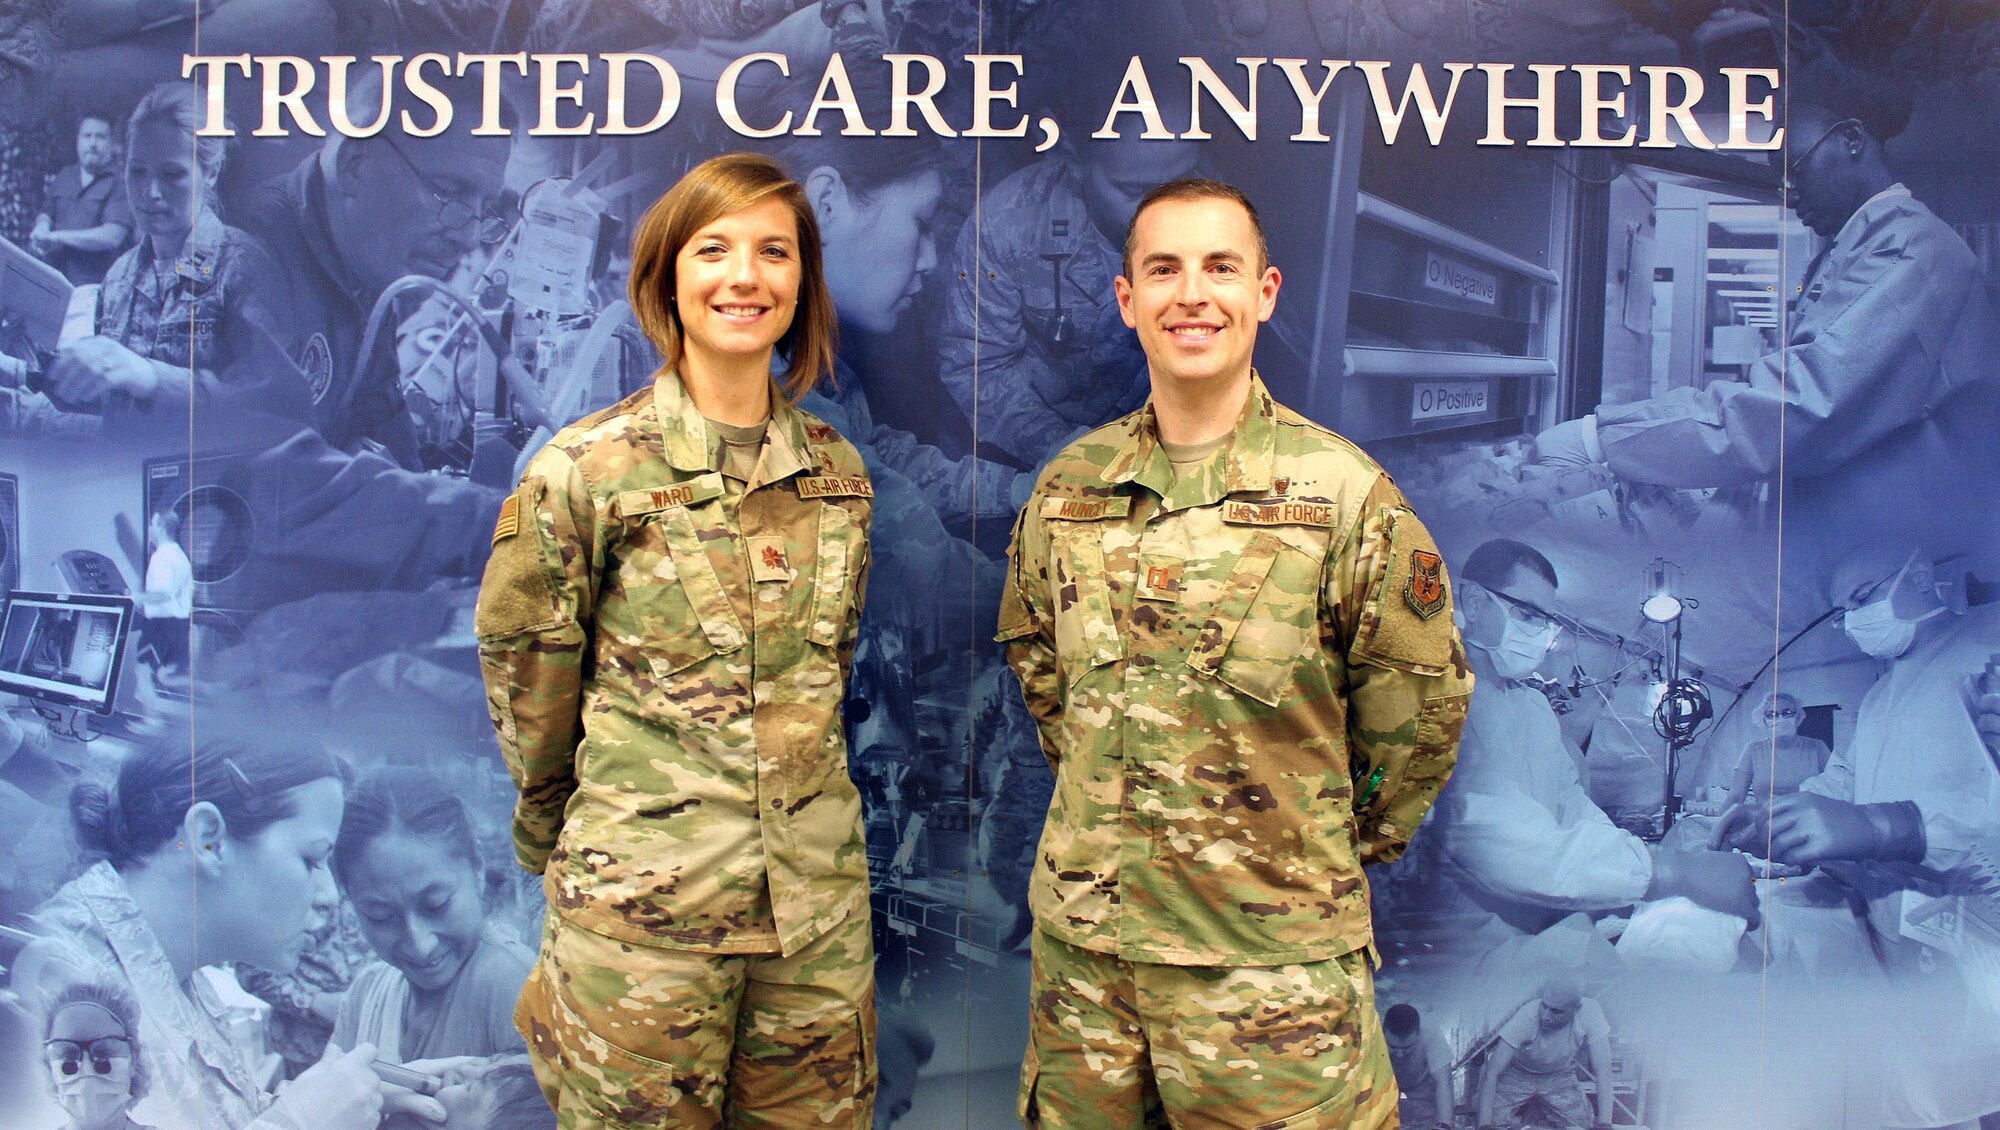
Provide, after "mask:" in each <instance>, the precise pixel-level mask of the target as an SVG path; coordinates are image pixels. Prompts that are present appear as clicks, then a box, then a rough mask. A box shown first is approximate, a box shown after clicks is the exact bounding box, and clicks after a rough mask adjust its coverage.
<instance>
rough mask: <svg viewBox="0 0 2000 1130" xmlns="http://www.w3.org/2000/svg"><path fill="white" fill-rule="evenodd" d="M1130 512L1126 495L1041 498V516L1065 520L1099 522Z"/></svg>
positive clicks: (1130, 506) (1129, 501)
mask: <svg viewBox="0 0 2000 1130" xmlns="http://www.w3.org/2000/svg"><path fill="white" fill-rule="evenodd" d="M1131 512H1132V499H1131V498H1130V497H1128V496H1126V495H1118V496H1117V497H1114V498H1044V499H1042V517H1044V518H1055V519H1059V520H1061V521H1065V522H1101V521H1103V520H1104V519H1106V518H1123V517H1125V516H1126V515H1127V514H1130V513H1131Z"/></svg>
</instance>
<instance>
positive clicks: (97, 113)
mask: <svg viewBox="0 0 2000 1130" xmlns="http://www.w3.org/2000/svg"><path fill="white" fill-rule="evenodd" d="M85 122H103V123H104V128H105V129H106V130H107V131H109V132H110V134H111V136H112V137H114V138H115V137H117V136H118V115H116V114H114V113H112V112H111V111H109V110H102V109H95V108H93V109H89V110H85V111H84V112H83V113H81V114H78V115H77V116H76V132H78V133H82V132H83V123H85Z"/></svg>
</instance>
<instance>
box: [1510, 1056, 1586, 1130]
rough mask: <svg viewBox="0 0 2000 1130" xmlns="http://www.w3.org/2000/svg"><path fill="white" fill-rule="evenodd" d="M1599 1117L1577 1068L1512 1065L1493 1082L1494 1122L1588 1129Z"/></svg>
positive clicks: (1543, 1129)
mask: <svg viewBox="0 0 2000 1130" xmlns="http://www.w3.org/2000/svg"><path fill="white" fill-rule="evenodd" d="M1596 1118H1597V1116H1596V1112H1595V1111H1594V1110H1592V1109H1591V1106H1590V1098H1589V1096H1587V1095H1585V1094H1584V1093H1583V1084H1582V1083H1581V1082H1578V1081H1577V1077H1576V1070H1575V1069H1574V1068H1571V1069H1570V1070H1568V1071H1550V1072H1535V1071H1524V1070H1522V1069H1521V1068H1519V1067H1512V1066H1510V1067H1509V1068H1508V1069H1507V1070H1506V1071H1505V1072H1504V1073H1503V1074H1502V1075H1501V1076H1500V1080H1499V1082H1497V1083H1495V1084H1494V1086H1493V1124H1494V1125H1495V1126H1504V1127H1518V1128H1521V1130H1528V1128H1531V1127H1532V1128H1540V1130H1548V1128H1554V1130H1588V1128H1589V1127H1590V1126H1593V1125H1595V1124H1596Z"/></svg>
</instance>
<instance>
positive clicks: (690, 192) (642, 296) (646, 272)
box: [630, 153, 840, 403]
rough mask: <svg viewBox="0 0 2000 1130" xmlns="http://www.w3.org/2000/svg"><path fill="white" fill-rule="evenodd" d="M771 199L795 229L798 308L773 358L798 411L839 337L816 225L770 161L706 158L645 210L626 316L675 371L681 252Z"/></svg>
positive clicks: (827, 372) (801, 196)
mask: <svg viewBox="0 0 2000 1130" xmlns="http://www.w3.org/2000/svg"><path fill="white" fill-rule="evenodd" d="M772 196H775V197H777V198H778V199H780V200H783V201H784V202H785V203H786V204H787V205H789V206H790V207H791V209H792V216H793V218H794V219H796V220H797V221H798V225H799V265H800V267H801V272H800V276H801V277H800V280H799V306H798V310H797V312H796V313H795V314H794V315H793V317H792V326H791V328H790V329H788V330H786V331H785V336H784V337H783V338H782V339H781V340H780V341H779V342H778V351H779V352H780V353H782V354H784V356H785V358H786V360H787V361H788V362H789V366H788V367H787V368H786V370H785V379H784V385H783V388H784V394H785V398H786V399H787V400H790V401H792V402H793V403H797V402H798V400H799V399H800V398H801V397H803V396H805V394H806V393H808V392H811V391H812V387H813V385H815V384H817V383H818V382H819V379H820V378H821V377H822V376H831V375H832V373H833V358H834V351H835V349H836V347H837V344H838V341H839V333H840V331H839V324H838V322H836V321H835V319H834V313H833V295H832V294H831V293H830V292H829V291H828V290H827V289H826V271H825V268H824V266H823V265H822V261H821V249H820V237H819V221H818V220H817V219H815V218H814V216H813V210H812V205H811V204H810V203H808V202H807V200H806V193H805V189H803V188H800V187H799V185H798V182H796V181H794V180H792V178H791V177H789V176H787V175H786V173H785V170H784V167H783V166H781V165H779V164H778V163H777V162H776V161H773V160H772V159H771V158H769V157H765V156H762V155H760V154H756V153H724V154H723V155H722V156H720V157H711V158H709V159H708V160H706V161H703V162H702V163H701V164H699V165H696V166H695V167H694V168H692V169H689V170H688V173H687V175H686V176H684V177H682V178H681V179H680V183H678V184H676V185H674V186H673V187H672V188H670V189H668V190H667V191H666V194H665V195H663V196H661V197H660V198H659V199H658V200H655V201H654V202H653V206H652V207H651V208H648V209H646V214H645V216H644V217H642V218H641V219H640V220H639V230H638V231H637V232H636V233H635V234H634V235H633V237H632V281H631V285H630V293H631V296H632V312H633V315H634V316H635V317H637V318H638V320H639V328H640V329H643V330H645V331H646V336H647V337H649V338H651V339H652V341H653V344H654V345H655V346H657V347H658V348H659V350H660V355H661V356H662V357H664V358H665V359H666V367H667V368H669V369H673V368H675V367H677V366H678V365H679V364H680V361H681V332H682V331H681V317H680V311H678V310H676V309H675V308H674V303H673V297H674V289H675V278H674V262H675V260H676V259H678V258H679V256H680V252H681V248H683V247H685V246H687V242H688V241H689V240H690V239H693V238H694V236H695V233H696V232H698V231H700V230H701V228H702V227H703V226H704V225H707V224H711V223H714V222H715V221H716V220H719V219H721V218H722V217H724V216H727V215H730V214H731V213H734V212H741V211H742V210H743V209H745V208H752V207H755V206H756V205H758V204H760V203H762V202H763V201H764V200H765V199H766V198H767V197H772Z"/></svg>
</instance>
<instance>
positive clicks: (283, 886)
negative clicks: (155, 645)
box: [11, 742, 437, 1130]
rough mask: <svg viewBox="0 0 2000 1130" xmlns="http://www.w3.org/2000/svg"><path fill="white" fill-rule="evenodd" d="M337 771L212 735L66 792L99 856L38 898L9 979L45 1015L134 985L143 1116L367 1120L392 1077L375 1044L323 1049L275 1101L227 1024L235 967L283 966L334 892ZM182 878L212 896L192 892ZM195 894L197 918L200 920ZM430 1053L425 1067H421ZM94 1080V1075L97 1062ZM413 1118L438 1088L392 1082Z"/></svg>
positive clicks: (286, 1122) (191, 1121) (349, 1128)
mask: <svg viewBox="0 0 2000 1130" xmlns="http://www.w3.org/2000/svg"><path fill="white" fill-rule="evenodd" d="M345 776H346V771H345V768H344V767H343V766H342V765H341V764H340V763H339V762H338V761H336V760H335V759H334V758H333V757H331V756H330V755H328V754H325V753H321V752H317V751H313V750H310V749H304V750H294V749H282V748H278V747H275V746H273V747H249V746H237V745H231V744H226V743H221V742H212V743H208V744H205V745H202V746H198V747H196V748H195V749H194V750H192V751H189V750H186V749H182V748H176V747H172V746H166V745H159V746H152V747H148V748H146V749H142V750H139V751H137V752H135V753H134V754H133V755H132V756H131V757H129V758H128V759H127V760H126V761H125V763H124V764H123V765H122V766H121V767H120V768H119V771H118V775H117V781H116V783H115V784H114V785H112V786H111V787H110V788H105V787H103V786H99V785H80V786H78V787H77V789H76V792H75V794H74V796H73V797H72V800H71V809H72V813H73V819H74V823H75V831H76V835H77V839H78V841H79V842H80V843H81V844H82V846H83V847H84V849H85V851H86V852H88V853H89V858H91V859H93V860H94V861H95V862H92V863H91V864H90V866H89V867H88V868H87V869H86V870H85V871H84V872H83V873H82V874H81V875H79V876H77V877H76V878H75V879H73V880H71V881H70V882H69V883H68V884H66V885H65V886H64V887H63V888H62V889H61V890H60V891H58V892H57V893H56V894H55V896H54V897H53V898H51V899H49V900H48V902H47V903H46V904H44V905H43V906H42V907H41V908H40V909H39V910H37V911H36V912H35V914H34V916H33V918H32V919H31V921H30V925H29V931H30V933H31V934H33V935H34V938H35V940H34V941H33V942H32V943H31V944H30V945H29V946H28V947H27V949H25V950H23V951H22V953H21V954H20V956H19V958H17V959H16V961H15V963H14V967H13V969H12V981H11V988H12V989H13V991H14V992H15V993H16V994H18V995H20V996H21V997H22V998H23V999H24V1000H26V1001H27V1002H29V1004H30V1005H31V1006H32V1007H35V1008H37V1009H41V1010H46V1009H48V1008H50V1007H52V1006H54V1005H55V1004H56V1003H58V1002H61V1001H63V1000H65V999H70V998H67V997H65V996H64V994H65V992H66V991H68V990H70V989H72V988H73V987H75V986H78V985H93V986H102V987H104V988H105V989H107V990H108V991H111V992H115V993H119V994H123V995H124V996H126V997H128V998H129V999H130V1000H131V1001H132V1002H133V1004H134V1005H135V1006H136V1008H137V1010H138V1028H137V1031H134V1032H128V1033H126V1035H127V1037H128V1038H129V1039H130V1041H131V1042H132V1044H133V1045H134V1046H135V1048H136V1050H137V1051H138V1053H139V1054H140V1055H141V1056H142V1057H143V1059H144V1062H145V1064H146V1069H147V1070H146V1077H147V1079H148V1082H147V1085H146V1089H147V1096H146V1099H145V1105H144V1106H143V1107H141V1108H140V1110H141V1113H142V1115H143V1117H144V1118H145V1120H147V1121H155V1122H157V1124H159V1125H161V1126H184V1125H219V1126H224V1127H227V1128H228V1130H246V1128H249V1130H372V1128H373V1127H374V1126H375V1123H376V1120H377V1119H378V1118H379V1117H380V1115H381V1113H382V1111H383V1109H384V1094H385V1085H384V1084H382V1083H381V1082H380V1081H379V1080H378V1079H377V1077H376V1076H375V1074H374V1072H373V1071H372V1070H371V1069H370V1067H369V1064H370V1063H371V1062H373V1060H374V1059H375V1048H374V1047H373V1046H372V1045H366V1044H364V1045H360V1046H357V1047H355V1048H354V1049H352V1050H351V1051H347V1052H336V1051H329V1053H328V1055H326V1056H325V1057H324V1058H323V1059H322V1060H321V1061H320V1062H319V1063H318V1064H316V1065H315V1066H313V1067H312V1068H310V1069H308V1070H307V1071H305V1072H304V1073H303V1074H301V1075H300V1076H299V1077H298V1078H296V1079H294V1080H292V1081H291V1082H289V1083H287V1084H285V1085H284V1086H283V1087H282V1088H281V1089H280V1090H279V1091H278V1092H277V1093H276V1094H275V1095H274V1094H271V1093H269V1092H267V1091H265V1090H264V1088H263V1085H262V1084H261V1083H260V1082H259V1076H258V1073H257V1064H256V1063H255V1061H254V1055H255V1053H254V1051H253V1049H251V1048H250V1047H247V1046H245V1045H244V1044H243V1043H241V1042H240V1041H239V1040H238V1038H237V1033H235V1032H233V1031H232V1030H231V1029H230V1028H229V1027H227V1026H225V1017H226V1015H227V1007H226V1005H225V1002H224V999H223V998H222V997H221V996H220V995H219V994H220V991H221V990H220V988H219V986H221V985H222V984H223V980H222V979H224V978H227V976H228V975H227V973H226V972H223V971H222V970H221V969H219V968H216V967H219V966H222V965H224V964H225V963H232V962H233V963H237V964H242V965H252V966H257V967H260V968H264V969H268V970H271V971H273V972H278V973H283V972H287V971H289V970H290V969H291V968H292V967H293V966H294V965H295V964H296V963H297V962H298V959H299V953H300V951H301V950H302V949H303V948H304V947H305V946H306V944H307V941H308V935H309V933H310V932H311V931H312V930H313V929H314V928H315V927H316V926H317V925H318V924H319V922H320V921H321V920H323V918H324V917H325V916H326V915H327V914H328V913H330V912H331V909H332V907H333V902H334V898H335V892H334V887H333V877H332V873H331V870H330V866H329V860H330V857H331V855H332V852H333V846H334V841H335V839H336V837H337V836H338V834H339V831H340V820H341V812H342V807H343V805H344V801H345V794H346V786H345V785H344V783H343V782H344V779H345ZM190 883H193V884H194V885H195V889H197V890H199V891H201V892H202V893H203V895H204V896H205V897H203V898H202V899H200V900H199V902H198V903H197V900H195V899H191V898H189V897H188V895H189V890H190ZM197 905H199V913H200V916H201V917H200V922H199V928H198V929H197V928H196V919H195V915H196V913H197ZM422 1066H423V1065H419V1067H422ZM100 1074H101V1073H100ZM392 1103H393V1105H395V1106H398V1107H401V1108H403V1109H408V1110H411V1111H413V1112H415V1113H417V1114H419V1115H420V1116H430V1115H435V1114H436V1113H437V1108H436V1106H435V1104H434V1103H433V1102H432V1100H430V1099H427V1098H424V1097H423V1096H420V1095H416V1094H414V1093H411V1092H408V1091H401V1090H397V1091H396V1094H395V1097H394V1098H393V1099H392Z"/></svg>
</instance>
